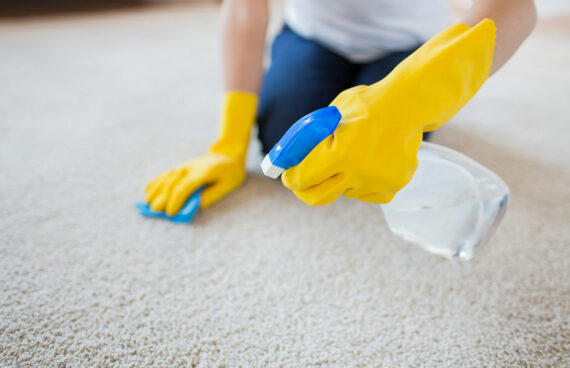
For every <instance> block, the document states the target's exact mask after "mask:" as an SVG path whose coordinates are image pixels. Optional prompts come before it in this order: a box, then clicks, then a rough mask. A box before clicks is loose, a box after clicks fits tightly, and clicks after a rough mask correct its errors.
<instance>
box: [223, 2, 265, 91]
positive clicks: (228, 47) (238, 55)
mask: <svg viewBox="0 0 570 368" xmlns="http://www.w3.org/2000/svg"><path fill="white" fill-rule="evenodd" d="M267 3H268V0H226V1H224V4H223V7H222V50H223V61H224V80H225V90H226V91H228V92H229V91H248V92H252V93H256V94H257V93H258V91H259V88H260V85H261V78H262V76H263V53H264V49H265V34H266V32H267V24H268V21H269V9H268V4H267Z"/></svg>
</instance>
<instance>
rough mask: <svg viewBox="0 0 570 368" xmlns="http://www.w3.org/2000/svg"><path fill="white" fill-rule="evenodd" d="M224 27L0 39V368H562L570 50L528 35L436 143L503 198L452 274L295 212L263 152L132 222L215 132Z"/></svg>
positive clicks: (351, 210)
mask: <svg viewBox="0 0 570 368" xmlns="http://www.w3.org/2000/svg"><path fill="white" fill-rule="evenodd" d="M217 12H218V8H217V6H215V5H200V6H190V7H186V6H180V7H178V6H177V7H174V8H159V9H150V10H145V9H139V10H134V11H121V12H117V13H101V14H94V15H89V16H87V15H85V16H65V17H50V18H44V19H22V20H13V21H4V22H3V23H1V24H0V174H1V179H0V366H2V367H108V366H117V367H119V366H120V367H141V366H148V367H151V366H152V367H167V366H168V367H174V366H186V367H188V366H192V367H238V366H242V367H281V366H283V367H317V366H318V367H374V366H379V367H395V366H414V367H420V366H421V367H481V366H486V367H513V366H524V367H527V366H533V367H534V366H536V367H564V366H565V367H568V366H569V365H570V359H569V356H570V326H569V325H570V319H569V315H570V285H569V281H570V226H569V224H570V210H569V205H570V160H569V159H570V145H568V137H569V129H570V128H569V125H568V124H569V118H568V116H569V115H568V103H569V101H570V89H569V86H570V73H569V70H568V65H570V53H569V52H568V50H570V39H569V38H568V37H567V36H561V35H556V34H549V33H541V32H536V33H535V34H534V35H533V36H532V37H531V38H530V39H529V40H528V42H527V43H526V44H525V45H524V46H523V47H522V49H521V50H520V52H519V53H518V54H517V56H516V58H515V59H513V60H512V61H511V62H510V63H509V64H508V65H507V66H506V67H505V68H504V70H503V71H501V72H500V73H499V74H497V75H496V76H494V77H493V78H492V79H491V80H490V81H489V82H488V83H487V84H486V85H485V86H484V88H483V89H482V90H481V93H480V94H479V95H478V96H477V97H476V98H475V99H474V100H473V101H471V102H470V103H469V105H468V106H467V108H466V109H464V110H463V111H462V112H461V113H460V114H459V115H458V116H457V117H456V118H454V120H453V121H452V122H451V123H450V124H449V125H448V126H446V127H444V128H443V129H441V131H439V132H438V133H436V135H435V138H434V141H435V142H436V143H441V144H444V145H447V146H449V147H451V148H454V149H457V150H460V151H462V152H463V153H465V154H467V155H468V156H470V157H472V158H474V159H476V160H478V161H480V162H481V163H483V164H484V165H486V166H488V167H489V168H491V169H492V170H494V171H496V172H497V173H499V175H501V176H502V177H503V178H504V180H505V181H506V182H507V183H508V184H509V186H510V188H511V192H512V199H511V204H510V207H509V210H508V211H507V214H506V217H505V219H504V222H503V225H502V226H501V227H500V228H499V230H498V232H497V234H496V236H495V237H494V238H493V240H492V241H491V243H490V244H489V245H488V247H487V248H486V249H485V250H484V251H483V252H482V253H481V254H479V255H478V257H477V258H475V259H474V260H472V261H471V262H468V263H465V262H454V261H449V260H446V259H443V258H440V257H438V256H434V255H431V254H429V253H426V252H424V251H423V250H421V249H419V248H416V247H414V246H412V245H409V244H406V243H405V242H403V241H401V240H399V239H398V238H396V237H394V236H393V235H392V234H391V233H390V232H389V230H388V229H387V227H386V225H385V223H384V220H383V217H382V214H381V211H380V208H379V207H378V206H377V205H371V204H366V203H360V202H357V201H353V200H346V199H341V200H339V201H337V202H335V203H334V204H332V205H330V206H325V207H319V208H311V207H308V206H306V205H304V204H303V203H301V202H300V201H299V200H297V199H296V198H295V197H294V196H293V194H292V193H290V192H289V191H288V190H286V189H285V188H284V187H283V186H282V185H281V184H280V182H279V181H272V180H269V179H266V178H265V177H263V176H262V175H261V173H260V170H259V169H258V164H259V162H260V160H261V156H260V154H259V145H258V144H257V143H256V142H253V145H252V149H251V151H250V155H249V163H248V166H249V168H250V170H249V171H250V175H249V176H248V179H247V181H246V183H245V184H244V186H243V187H242V188H240V189H239V190H238V191H237V192H235V193H234V194H232V195H230V196H229V197H227V199H226V200H224V201H222V202H220V203H219V204H217V205H215V206H214V207H212V208H211V209H209V210H207V211H204V212H202V213H200V214H199V215H198V216H197V218H196V219H195V222H194V223H193V224H192V225H189V226H185V225H182V226H181V225H174V224H172V223H168V222H164V221H160V220H158V221H157V220H150V219H146V218H142V217H141V216H139V215H138V214H137V212H136V210H135V207H134V202H135V201H136V200H138V199H140V198H141V197H142V193H143V187H144V185H145V183H146V182H147V181H148V180H150V179H151V178H152V177H153V176H154V175H155V174H157V173H159V172H160V171H163V170H165V169H168V168H170V167H171V166H173V165H175V164H177V163H179V162H180V161H182V160H184V159H187V158H190V157H193V156H195V155H198V154H200V153H201V152H203V151H204V150H205V149H206V147H207V145H208V142H210V141H211V140H212V139H213V138H214V137H215V135H216V128H217V110H218V106H219V100H220V93H221V90H220V86H221V77H220V72H219V71H220V70H221V67H220V58H219V52H218V45H219V42H218V30H217V19H216V17H217ZM300 88H301V86H300Z"/></svg>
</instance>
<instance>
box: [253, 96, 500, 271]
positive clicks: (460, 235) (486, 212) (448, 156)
mask: <svg viewBox="0 0 570 368" xmlns="http://www.w3.org/2000/svg"><path fill="white" fill-rule="evenodd" d="M341 117H342V116H341V114H340V112H339V111H338V109H337V108H336V107H335V106H329V107H325V108H322V109H319V110H316V111H314V112H312V113H310V114H308V115H306V116H304V117H303V118H301V119H299V120H298V121H297V122H296V123H295V124H293V125H292V126H291V128H289V130H288V131H287V132H286V133H285V135H283V137H282V138H281V139H280V140H279V142H278V143H277V144H276V145H275V146H274V147H273V148H272V149H271V151H270V152H269V153H268V154H267V156H265V158H264V160H263V162H262V163H261V168H262V170H263V173H264V174H265V175H267V176H269V177H271V178H274V179H275V178H277V177H279V175H281V173H282V172H283V171H285V170H287V169H288V168H290V167H292V166H296V165H298V164H299V163H300V162H301V161H303V159H304V158H305V157H306V156H307V155H308V154H309V153H310V152H311V151H312V150H313V148H315V147H316V146H317V145H318V144H319V143H320V142H321V141H322V140H324V139H325V138H326V137H328V136H329V135H331V134H333V133H334V130H335V129H336V127H337V125H338V123H339V122H340V119H341ZM418 162H419V163H418V168H417V170H416V172H415V174H414V176H413V178H412V180H411V181H410V182H409V183H408V184H407V185H406V186H405V187H404V188H403V189H402V190H400V191H399V192H398V193H397V194H396V196H395V197H394V199H393V200H392V201H391V202H390V203H387V204H382V205H381V208H382V211H383V213H384V218H385V219H386V222H387V224H388V227H389V228H390V230H391V231H392V232H393V233H394V234H396V235H398V236H400V237H401V238H403V239H404V240H406V241H408V242H411V243H413V244H416V245H419V246H420V247H422V248H424V249H426V250H428V251H430V252H432V253H436V254H439V255H442V256H445V257H448V258H454V259H462V260H469V259H471V258H472V257H473V255H474V254H475V252H476V251H478V250H479V249H481V248H482V247H483V246H484V245H485V244H487V243H488V242H489V240H490V238H491V237H492V235H493V234H494V232H495V230H496V228H497V227H498V226H499V224H500V222H501V220H502V218H503V215H504V214H505V211H506V209H507V203H508V200H509V188H508V187H507V185H506V184H505V183H504V182H503V180H501V178H499V177H498V176H497V175H496V174H495V173H493V172H492V171H490V170H489V169H487V168H485V167H483V166H482V165H480V164H479V163H477V162H475V161H473V160H472V159H470V158H468V157H466V156H464V155H462V154H461V153H459V152H456V151H454V150H451V149H449V148H445V147H442V146H440V145H437V144H433V143H427V142H423V143H422V145H421V147H420V149H419V151H418Z"/></svg>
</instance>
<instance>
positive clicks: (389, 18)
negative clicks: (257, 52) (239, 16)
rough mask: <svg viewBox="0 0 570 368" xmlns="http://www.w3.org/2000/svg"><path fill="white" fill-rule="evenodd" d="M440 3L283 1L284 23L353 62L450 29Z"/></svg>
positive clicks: (438, 0)
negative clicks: (446, 28) (447, 28)
mask: <svg viewBox="0 0 570 368" xmlns="http://www.w3.org/2000/svg"><path fill="white" fill-rule="evenodd" d="M450 19H451V18H450V11H449V8H448V6H447V3H446V1H445V0H287V2H286V4H285V22H286V23H287V24H288V25H289V26H290V27H291V29H293V30H294V31H295V32H297V33H298V34H300V35H301V36H303V37H305V38H307V39H311V40H314V41H316V42H318V43H320V44H321V45H323V46H325V47H326V48H328V49H330V50H332V51H334V52H336V53H338V54H340V55H342V56H344V57H346V58H347V59H349V60H351V61H353V62H367V61H371V60H373V59H376V58H379V57H381V56H383V55H386V54H388V53H390V52H393V51H402V50H407V49H410V48H412V47H414V46H418V45H420V44H421V43H423V42H425V41H427V40H428V39H430V38H431V37H432V36H434V35H435V34H436V33H438V32H439V31H441V30H443V29H444V28H445V27H447V26H448V25H449V24H450Z"/></svg>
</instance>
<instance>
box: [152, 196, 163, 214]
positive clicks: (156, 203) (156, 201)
mask: <svg viewBox="0 0 570 368" xmlns="http://www.w3.org/2000/svg"><path fill="white" fill-rule="evenodd" d="M149 204H150V209H151V210H153V211H156V212H162V211H163V210H164V206H165V205H166V196H165V195H164V193H159V194H158V195H157V196H156V197H154V198H153V199H152V201H151V202H150V203H149Z"/></svg>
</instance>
